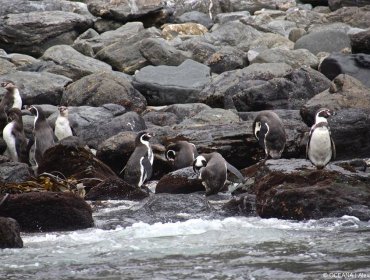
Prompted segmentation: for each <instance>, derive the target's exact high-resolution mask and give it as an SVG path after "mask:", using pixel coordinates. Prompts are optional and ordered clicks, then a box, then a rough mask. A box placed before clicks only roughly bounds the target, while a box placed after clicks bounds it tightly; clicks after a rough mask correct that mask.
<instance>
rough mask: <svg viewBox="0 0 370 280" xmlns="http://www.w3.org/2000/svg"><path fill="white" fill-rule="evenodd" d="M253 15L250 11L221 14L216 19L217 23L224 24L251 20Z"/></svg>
mask: <svg viewBox="0 0 370 280" xmlns="http://www.w3.org/2000/svg"><path fill="white" fill-rule="evenodd" d="M250 16H251V14H250V13H249V12H248V11H239V12H230V13H220V14H218V15H217V16H216V17H215V23H219V24H224V23H226V22H229V21H234V20H241V19H246V18H249V17H250Z"/></svg>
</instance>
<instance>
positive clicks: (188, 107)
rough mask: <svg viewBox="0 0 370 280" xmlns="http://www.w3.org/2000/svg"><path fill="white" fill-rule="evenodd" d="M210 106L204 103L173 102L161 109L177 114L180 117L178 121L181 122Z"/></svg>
mask: <svg viewBox="0 0 370 280" xmlns="http://www.w3.org/2000/svg"><path fill="white" fill-rule="evenodd" d="M210 108H211V107H209V106H208V105H206V104H203V103H188V104H172V105H169V106H166V107H165V108H163V109H161V111H163V112H167V113H173V114H175V115H176V116H177V118H178V121H179V122H181V121H183V120H184V119H186V118H191V117H192V116H195V115H196V114H198V113H199V112H201V111H203V110H206V109H210Z"/></svg>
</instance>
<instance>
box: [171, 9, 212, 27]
mask: <svg viewBox="0 0 370 280" xmlns="http://www.w3.org/2000/svg"><path fill="white" fill-rule="evenodd" d="M174 22H175V23H187V22H195V23H199V24H201V25H203V26H205V27H206V28H208V29H209V28H211V27H212V25H213V21H212V19H211V18H210V17H209V15H208V14H206V13H202V12H199V11H191V12H186V13H183V14H181V15H180V16H176V17H175V19H174Z"/></svg>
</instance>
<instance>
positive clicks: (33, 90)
mask: <svg viewBox="0 0 370 280" xmlns="http://www.w3.org/2000/svg"><path fill="white" fill-rule="evenodd" d="M5 79H8V80H12V81H14V82H15V84H16V85H17V86H18V88H19V92H20V94H21V97H22V101H23V104H24V105H32V104H44V103H47V104H52V105H59V103H60V100H61V98H62V95H63V92H64V87H65V86H66V85H67V84H68V83H70V82H71V80H70V79H69V78H67V77H64V76H60V75H55V74H51V73H47V72H41V73H35V72H20V71H17V72H13V73H9V74H6V75H2V76H0V80H5ZM0 92H2V93H4V92H5V91H4V89H3V88H1V89H0Z"/></svg>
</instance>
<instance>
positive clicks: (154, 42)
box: [140, 38, 191, 66]
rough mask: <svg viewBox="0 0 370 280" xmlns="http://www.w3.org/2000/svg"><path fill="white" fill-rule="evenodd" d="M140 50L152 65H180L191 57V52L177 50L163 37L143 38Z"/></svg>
mask: <svg viewBox="0 0 370 280" xmlns="http://www.w3.org/2000/svg"><path fill="white" fill-rule="evenodd" d="M140 52H141V54H142V55H143V56H144V58H146V59H147V60H148V61H149V63H150V64H152V65H168V66H178V65H180V64H181V63H183V62H184V61H185V60H186V59H188V58H190V57H191V54H190V53H188V52H184V51H180V50H177V49H176V48H174V47H173V46H171V45H169V44H168V43H167V41H166V40H164V39H162V38H147V39H144V40H142V41H141V43H140Z"/></svg>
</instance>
